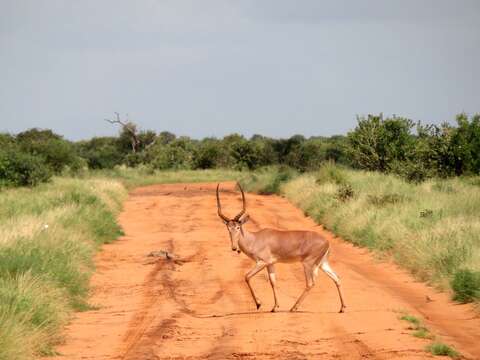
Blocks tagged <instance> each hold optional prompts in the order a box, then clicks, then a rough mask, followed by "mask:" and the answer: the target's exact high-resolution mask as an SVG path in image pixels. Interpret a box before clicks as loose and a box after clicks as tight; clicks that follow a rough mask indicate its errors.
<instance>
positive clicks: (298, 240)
mask: <svg viewBox="0 0 480 360" xmlns="http://www.w3.org/2000/svg"><path fill="white" fill-rule="evenodd" d="M237 186H238V188H239V189H240V191H241V193H242V205H243V206H242V210H241V211H240V212H239V213H238V214H237V215H236V216H235V217H234V218H232V219H230V218H228V217H227V216H225V215H223V213H222V206H221V204H220V195H219V187H220V184H218V185H217V210H218V216H219V217H220V218H221V219H222V221H223V223H224V224H225V225H226V226H227V230H228V233H229V234H230V241H231V245H232V250H233V251H236V252H238V253H240V252H243V253H244V254H245V255H247V256H248V257H249V258H251V259H252V260H254V261H255V262H256V265H255V267H254V268H253V269H251V270H250V271H248V272H247V273H246V274H245V281H246V283H247V285H248V288H249V290H250V293H251V295H252V298H253V300H254V301H255V305H256V306H257V310H258V309H259V308H260V306H261V302H260V300H259V299H258V298H257V296H256V295H255V292H254V291H253V288H252V285H251V284H250V279H251V278H252V277H253V276H255V275H256V274H257V273H259V272H260V271H261V270H263V269H264V268H267V271H268V279H269V282H270V285H271V287H272V291H273V298H274V301H275V304H274V306H273V308H272V310H271V311H272V312H275V311H276V310H277V309H278V308H279V304H278V296H277V289H276V279H275V267H274V265H275V263H277V262H279V263H292V262H301V263H302V265H303V269H304V272H305V280H306V286H305V290H304V291H303V292H302V293H301V294H300V296H299V298H298V299H297V301H296V302H295V304H294V305H293V306H292V307H291V309H290V311H291V312H293V311H297V309H298V307H299V306H300V304H301V303H302V302H303V300H305V297H306V296H307V294H308V292H309V291H310V290H311V289H312V287H313V286H314V285H315V278H316V276H317V274H318V269H319V268H321V269H322V270H323V271H324V272H325V274H327V275H328V276H329V277H330V278H331V279H332V280H333V282H334V283H335V285H336V287H337V290H338V296H339V298H340V303H341V306H340V311H339V312H341V313H342V312H343V311H344V309H345V307H346V306H345V303H344V301H343V297H342V292H341V290H340V279H339V277H338V276H337V274H335V272H334V271H333V270H332V268H331V267H330V265H329V264H328V254H329V250H330V244H329V242H328V241H327V240H326V239H325V238H323V237H322V236H321V235H319V234H317V233H316V232H313V231H298V230H297V231H291V230H288V231H281V230H275V229H268V228H265V229H261V230H259V231H257V232H249V231H248V230H247V229H245V228H244V227H243V225H244V224H245V223H246V222H247V221H248V219H249V215H248V214H247V213H246V203H245V194H244V192H243V189H242V187H241V186H240V184H239V183H237Z"/></svg>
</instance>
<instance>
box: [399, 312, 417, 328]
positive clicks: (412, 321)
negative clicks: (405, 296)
mask: <svg viewBox="0 0 480 360" xmlns="http://www.w3.org/2000/svg"><path fill="white" fill-rule="evenodd" d="M400 320H404V321H408V322H409V323H410V324H412V326H414V329H418V328H419V326H420V324H421V322H420V320H419V319H418V318H416V317H415V316H412V315H403V316H402V317H401V318H400Z"/></svg>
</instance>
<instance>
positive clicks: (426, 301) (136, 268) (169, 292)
mask: <svg viewBox="0 0 480 360" xmlns="http://www.w3.org/2000/svg"><path fill="white" fill-rule="evenodd" d="M224 188H230V189H233V183H230V184H228V185H226V184H225V186H224ZM222 199H223V201H222V205H223V209H224V212H225V213H226V214H231V215H233V214H234V213H235V211H238V210H239V208H240V206H241V205H240V199H239V196H238V194H236V193H233V192H224V193H223V195H222ZM247 204H248V205H247V211H248V213H249V214H250V217H251V222H249V223H247V225H246V227H247V228H248V229H250V230H252V231H254V230H257V229H258V228H259V226H262V227H273V228H279V229H305V230H306V229H308V230H314V231H317V232H319V233H321V234H324V235H325V236H326V237H327V238H328V240H329V241H330V242H331V244H332V251H331V255H330V264H331V266H332V268H333V269H334V270H335V271H336V272H337V274H339V276H340V277H341V280H342V288H343V292H344V297H345V300H346V303H347V306H348V307H347V309H346V312H345V313H344V314H339V313H337V310H338V307H339V303H338V297H337V293H336V289H335V286H334V284H333V282H332V281H331V280H330V279H329V278H328V277H327V276H325V275H324V274H323V273H321V272H320V274H319V277H318V278H317V284H316V286H315V287H314V288H313V290H312V291H311V292H310V294H309V295H308V297H307V298H306V300H305V301H304V303H303V304H302V306H301V308H300V309H299V310H300V311H299V312H297V313H289V312H287V310H288V309H289V308H290V306H291V305H292V304H293V303H294V301H295V299H296V298H297V297H298V296H299V294H300V293H301V291H302V290H303V288H304V286H305V280H304V275H303V269H302V266H301V264H277V266H276V268H277V285H278V289H279V302H280V312H278V313H270V312H268V310H269V309H271V307H272V305H273V296H272V292H271V288H270V285H269V283H268V277H267V274H266V271H265V272H261V273H259V274H258V275H257V276H256V277H255V278H254V279H253V287H254V288H255V290H256V292H257V295H258V296H259V297H260V299H261V300H262V301H263V305H262V308H261V309H260V311H257V310H255V304H254V303H253V300H252V298H251V296H250V293H249V291H248V288H247V286H246V284H245V282H244V274H245V272H246V271H247V270H248V269H250V268H252V267H253V265H254V263H253V262H252V261H251V260H250V259H248V258H247V257H246V256H245V255H243V254H241V255H238V254H236V253H234V252H232V251H231V250H230V243H229V238H228V234H227V231H226V229H225V226H224V225H223V224H222V223H221V221H220V220H219V219H218V217H217V214H216V204H215V185H214V184H175V185H156V186H149V187H144V188H139V189H136V190H135V191H133V192H132V193H131V195H130V198H129V200H128V201H127V202H126V203H125V208H124V211H123V213H122V214H121V215H120V218H119V219H120V223H121V225H122V226H123V228H124V231H125V236H123V237H121V238H120V239H119V240H118V241H116V242H115V243H113V244H110V245H105V246H104V248H103V251H102V252H101V253H99V255H98V256H97V259H96V263H97V272H96V274H95V275H94V276H93V278H92V285H93V289H94V291H93V296H92V299H91V303H92V304H95V305H98V306H99V309H98V310H92V311H88V312H84V313H78V314H76V315H75V319H74V320H73V321H72V323H71V325H70V326H69V328H68V330H67V339H66V344H65V345H64V346H61V347H60V348H59V349H58V351H59V352H60V353H61V354H62V355H61V356H60V357H55V358H54V359H61V358H62V357H63V358H65V359H125V360H132V359H205V358H212V359H237V358H240V359H314V358H322V359H364V358H368V359H400V358H402V359H425V358H433V355H431V354H429V353H427V352H426V351H425V350H424V349H425V346H426V345H427V344H429V343H430V342H431V341H429V340H425V339H419V338H415V337H413V336H412V335H411V333H412V330H410V329H408V326H409V324H408V323H407V322H405V321H401V320H399V316H400V315H401V312H402V311H405V312H407V313H409V314H412V315H414V316H418V317H419V318H421V319H424V321H425V325H426V326H427V327H428V328H429V329H430V330H431V331H432V332H433V333H434V334H435V335H437V336H438V337H439V338H440V339H441V340H442V341H444V342H445V343H448V344H450V345H453V346H454V347H455V348H456V349H457V350H459V351H460V352H461V353H462V355H464V356H465V357H466V358H469V359H480V318H479V316H478V313H476V312H475V311H474V310H473V308H472V307H471V306H468V305H456V304H454V303H452V302H450V301H449V299H448V295H447V294H442V293H438V292H436V291H435V290H433V289H432V288H430V287H428V286H426V285H425V284H423V283H419V282H416V281H415V280H414V279H413V278H412V277H411V276H410V275H408V274H407V273H406V272H405V271H403V270H401V269H399V268H398V267H396V266H395V265H393V264H391V263H386V262H380V261H378V260H376V259H375V258H374V257H373V256H372V255H371V254H370V253H369V252H368V251H366V250H364V249H359V248H356V247H353V246H352V245H350V244H348V243H346V242H344V241H342V240H341V239H339V238H335V237H334V236H333V235H332V234H331V233H329V232H327V231H325V230H324V229H322V227H321V226H318V225H316V224H315V223H314V222H313V221H312V220H311V219H309V218H307V217H305V216H304V215H303V213H302V212H301V211H300V210H298V209H297V208H295V207H294V206H292V205H291V204H290V203H289V202H288V201H286V200H285V199H282V198H280V197H277V196H260V195H253V194H247ZM160 249H164V250H168V251H170V252H172V253H174V254H177V255H179V256H181V257H182V258H184V259H187V260H188V261H187V262H185V263H184V264H183V265H178V264H175V263H173V262H171V261H167V260H162V259H158V261H157V259H156V258H151V257H147V256H146V255H147V254H148V253H150V252H151V251H155V250H160Z"/></svg>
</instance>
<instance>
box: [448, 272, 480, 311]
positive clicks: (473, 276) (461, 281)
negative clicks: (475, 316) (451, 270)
mask: <svg viewBox="0 0 480 360" xmlns="http://www.w3.org/2000/svg"><path fill="white" fill-rule="evenodd" d="M451 286H452V289H453V291H454V292H455V293H454V296H453V300H455V301H459V302H461V303H467V302H472V301H474V300H475V299H479V298H480V272H478V271H476V272H474V271H471V270H468V269H462V270H458V271H457V272H456V273H455V275H454V277H453V279H452V281H451Z"/></svg>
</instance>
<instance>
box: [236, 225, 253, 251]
mask: <svg viewBox="0 0 480 360" xmlns="http://www.w3.org/2000/svg"><path fill="white" fill-rule="evenodd" d="M242 232H243V235H242V236H241V237H240V240H239V241H238V245H239V246H240V250H242V251H243V252H244V253H245V254H246V255H247V256H249V257H252V248H253V243H254V242H255V236H254V235H253V234H252V233H251V232H249V231H248V230H247V229H244V228H243V229H242Z"/></svg>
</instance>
